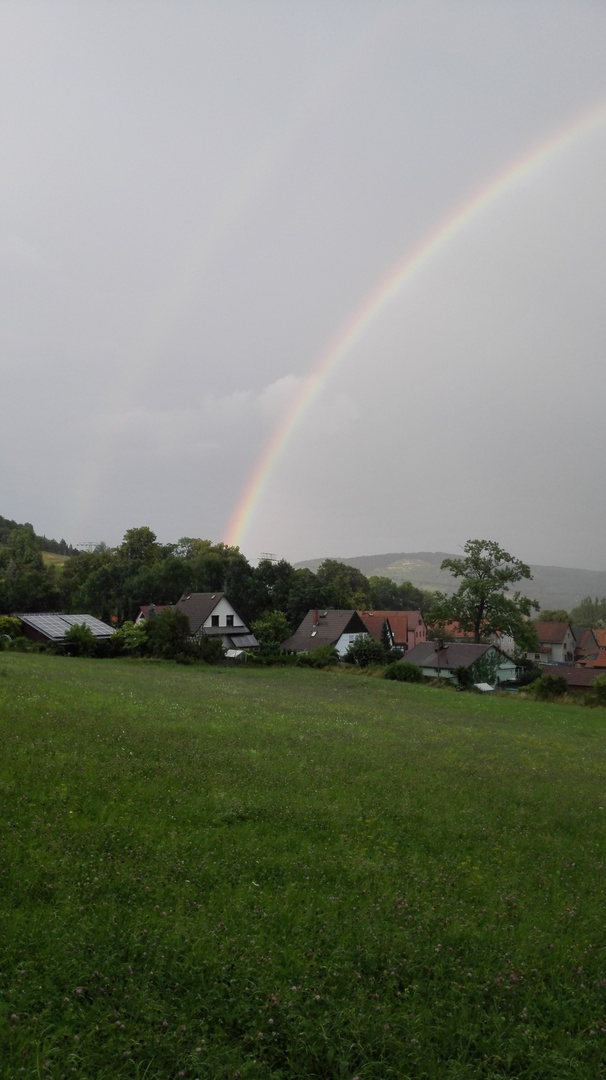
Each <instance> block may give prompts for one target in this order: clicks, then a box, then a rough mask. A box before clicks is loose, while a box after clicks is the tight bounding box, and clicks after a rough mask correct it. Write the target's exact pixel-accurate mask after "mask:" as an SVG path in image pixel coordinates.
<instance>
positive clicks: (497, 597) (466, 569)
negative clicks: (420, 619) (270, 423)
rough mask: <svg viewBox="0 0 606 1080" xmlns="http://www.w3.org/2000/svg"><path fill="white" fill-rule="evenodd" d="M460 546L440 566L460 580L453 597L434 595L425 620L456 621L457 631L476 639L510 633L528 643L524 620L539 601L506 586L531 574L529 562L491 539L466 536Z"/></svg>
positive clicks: (437, 622)
mask: <svg viewBox="0 0 606 1080" xmlns="http://www.w3.org/2000/svg"><path fill="white" fill-rule="evenodd" d="M463 551H464V553H465V555H464V558H462V559H444V560H443V561H442V563H441V565H440V569H441V570H450V572H451V574H452V575H453V577H455V578H460V579H461V581H460V585H459V588H458V589H457V591H456V593H454V595H453V596H446V595H445V594H444V593H436V594H435V598H434V603H433V604H432V607H431V608H430V611H429V613H428V616H427V621H428V624H429V625H430V626H439V625H441V624H444V623H447V622H457V623H458V624H459V627H460V628H461V630H463V631H467V632H468V633H473V636H474V641H475V642H476V643H477V642H479V641H480V640H481V638H482V636H486V635H489V634H494V633H501V634H509V635H511V636H512V637H513V638H514V640H515V641H516V643H517V644H523V645H524V647H525V648H530V647H531V646H532V643H533V640H534V639H533V632H534V627H533V624H532V623H530V622H528V621H527V620H528V619H529V617H530V615H531V613H532V611H533V609H537V608H538V607H539V605H538V604H537V602H536V600H530V599H529V598H528V597H526V596H522V595H521V594H520V593H519V592H515V593H512V594H510V593H509V591H508V590H509V586H510V585H513V584H515V583H516V582H518V581H522V580H530V579H531V578H532V574H531V573H530V567H528V566H527V565H526V563H523V562H521V560H520V559H516V558H514V557H513V556H512V555H510V554H509V553H508V552H507V551H504V550H503V548H502V547H500V546H499V544H497V543H496V542H495V541H494V540H468V541H467V543H466V544H465V546H464V548H463Z"/></svg>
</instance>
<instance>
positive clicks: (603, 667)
mask: <svg viewBox="0 0 606 1080" xmlns="http://www.w3.org/2000/svg"><path fill="white" fill-rule="evenodd" d="M579 663H580V664H581V666H582V667H584V668H598V669H599V671H600V672H601V673H602V674H604V673H605V672H606V649H599V650H598V654H597V656H590V657H587V659H585V660H580V661H579Z"/></svg>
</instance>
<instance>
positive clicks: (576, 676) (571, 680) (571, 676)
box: [541, 664, 603, 690]
mask: <svg viewBox="0 0 606 1080" xmlns="http://www.w3.org/2000/svg"><path fill="white" fill-rule="evenodd" d="M600 674H603V669H600V668H588V667H576V665H574V664H542V665H541V675H562V676H563V677H564V678H565V679H566V682H567V683H568V685H569V687H571V689H573V690H581V689H583V688H584V687H586V686H591V684H592V682H593V680H594V679H596V678H597V676H598V675H600Z"/></svg>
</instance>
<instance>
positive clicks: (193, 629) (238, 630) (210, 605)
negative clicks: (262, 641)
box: [175, 592, 258, 645]
mask: <svg viewBox="0 0 606 1080" xmlns="http://www.w3.org/2000/svg"><path fill="white" fill-rule="evenodd" d="M223 598H225V599H226V600H227V602H228V603H229V604H230V606H231V607H232V609H233V610H234V611H235V608H234V606H233V604H231V601H230V600H228V598H227V597H226V596H225V593H224V592H214V593H210V592H194V593H184V595H183V596H182V597H181V599H180V600H178V601H177V603H176V604H175V608H176V610H177V611H182V612H183V613H184V615H187V618H188V619H189V632H190V634H197V633H198V631H199V630H202V629H203V630H204V633H205V634H207V635H208V636H209V637H211V636H213V635H215V634H250V630H249V629H248V627H247V626H245V625H244V623H242V625H241V626H206V627H205V626H204V623H205V622H206V620H207V619H208V618H209V616H210V615H212V613H213V611H214V610H215V608H216V606H217V604H218V603H219V602H220V601H221V600H223ZM236 616H237V618H240V616H239V615H238V614H237V612H236ZM256 644H257V645H258V642H257V643H256Z"/></svg>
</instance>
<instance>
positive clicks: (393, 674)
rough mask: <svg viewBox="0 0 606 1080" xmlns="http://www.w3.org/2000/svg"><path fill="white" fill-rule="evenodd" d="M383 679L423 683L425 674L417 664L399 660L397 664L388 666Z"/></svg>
mask: <svg viewBox="0 0 606 1080" xmlns="http://www.w3.org/2000/svg"><path fill="white" fill-rule="evenodd" d="M383 678H384V679H395V680H396V681H397V682H423V672H422V671H421V668H420V667H418V666H417V665H416V664H411V663H410V662H409V661H408V660H399V661H398V663H396V664H388V666H387V667H386V668H385V673H384V675H383Z"/></svg>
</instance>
